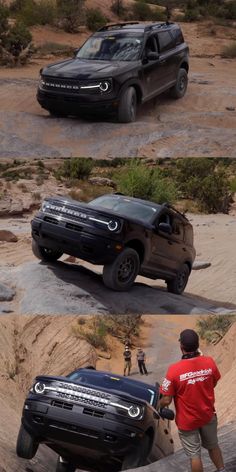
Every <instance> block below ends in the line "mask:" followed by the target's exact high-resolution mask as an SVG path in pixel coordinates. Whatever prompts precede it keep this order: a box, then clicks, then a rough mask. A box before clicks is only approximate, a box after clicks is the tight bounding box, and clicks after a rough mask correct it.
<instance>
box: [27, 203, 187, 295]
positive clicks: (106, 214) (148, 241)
mask: <svg viewBox="0 0 236 472" xmlns="http://www.w3.org/2000/svg"><path fill="white" fill-rule="evenodd" d="M31 224H32V249H33V253H34V255H35V256H36V257H38V258H39V259H41V260H43V261H45V262H53V261H56V260H57V259H59V258H60V257H61V256H62V254H63V253H66V254H69V255H71V256H75V257H78V258H80V259H83V260H85V261H88V262H91V263H92V264H99V265H103V266H104V268H103V281H104V284H105V285H106V286H107V287H109V288H111V289H113V290H117V291H122V290H128V289H129V288H130V287H131V286H132V284H133V282H134V280H135V278H136V276H137V275H138V274H140V275H142V276H144V277H148V278H151V279H163V280H165V281H166V284H167V289H168V291H169V292H172V293H176V294H181V293H182V292H183V291H184V289H185V287H186V285H187V282H188V278H189V275H190V272H191V269H192V265H193V262H194V259H195V249H194V246H193V228H192V225H191V224H190V222H189V221H188V219H187V218H186V217H185V216H184V215H182V214H181V213H179V212H178V211H177V210H175V209H174V208H173V207H171V206H169V205H168V204H163V205H158V204H156V203H153V202H148V201H145V200H141V199H138V198H131V197H126V196H124V195H119V194H108V195H103V196H101V197H98V198H96V199H95V200H92V201H91V202H89V203H83V202H78V201H75V200H71V199H70V198H63V197H53V198H47V199H45V200H44V201H43V203H42V206H41V209H40V210H39V212H38V214H37V215H36V216H35V217H34V219H33V220H32V223H31Z"/></svg>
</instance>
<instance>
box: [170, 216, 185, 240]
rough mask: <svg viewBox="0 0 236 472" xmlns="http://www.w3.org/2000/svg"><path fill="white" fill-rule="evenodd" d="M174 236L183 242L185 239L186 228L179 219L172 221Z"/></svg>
mask: <svg viewBox="0 0 236 472" xmlns="http://www.w3.org/2000/svg"><path fill="white" fill-rule="evenodd" d="M172 234H173V236H174V237H175V238H176V239H180V240H181V241H183V239H184V226H183V223H182V222H181V221H180V220H179V218H173V220H172Z"/></svg>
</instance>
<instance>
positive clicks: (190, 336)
mask: <svg viewBox="0 0 236 472" xmlns="http://www.w3.org/2000/svg"><path fill="white" fill-rule="evenodd" d="M179 341H180V342H181V344H182V346H183V348H184V350H185V351H186V352H194V351H197V349H198V348H199V336H198V334H197V333H196V331H194V330H193V329H185V330H184V331H182V332H181V333H180V337H179Z"/></svg>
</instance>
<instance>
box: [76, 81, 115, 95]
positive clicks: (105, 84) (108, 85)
mask: <svg viewBox="0 0 236 472" xmlns="http://www.w3.org/2000/svg"><path fill="white" fill-rule="evenodd" d="M80 89H81V90H88V91H89V90H91V91H92V90H94V91H96V90H97V91H98V92H99V91H100V92H103V93H106V92H110V91H111V89H112V80H101V82H96V83H91V84H88V85H86V84H85V85H81V86H80Z"/></svg>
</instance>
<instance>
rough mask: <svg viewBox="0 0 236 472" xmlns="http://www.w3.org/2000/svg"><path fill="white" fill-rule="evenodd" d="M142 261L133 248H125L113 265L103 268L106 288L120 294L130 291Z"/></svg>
mask: <svg viewBox="0 0 236 472" xmlns="http://www.w3.org/2000/svg"><path fill="white" fill-rule="evenodd" d="M139 266H140V260H139V255H138V253H137V252H136V251H135V250H134V249H132V248H129V247H127V248H125V249H124V250H123V251H122V252H121V253H120V254H119V255H118V256H117V257H116V259H115V260H114V262H113V263H112V264H107V265H105V266H104V268H103V282H104V284H105V285H106V287H108V288H111V289H112V290H116V291H118V292H122V291H126V290H129V288H130V287H131V286H132V285H133V283H134V281H135V279H136V277H137V275H138V272H139Z"/></svg>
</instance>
